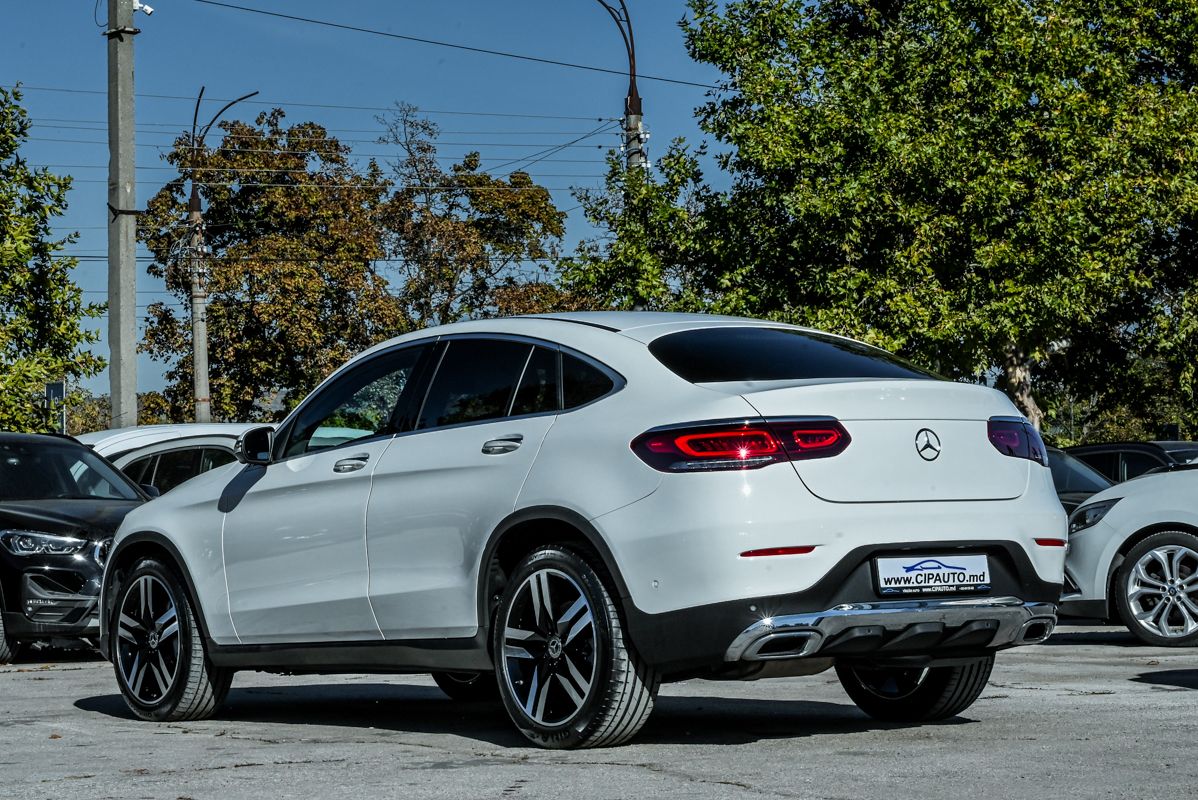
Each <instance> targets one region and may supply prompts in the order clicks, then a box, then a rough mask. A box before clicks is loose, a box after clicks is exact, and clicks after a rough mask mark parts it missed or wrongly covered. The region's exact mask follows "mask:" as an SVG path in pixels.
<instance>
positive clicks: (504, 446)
mask: <svg viewBox="0 0 1198 800" xmlns="http://www.w3.org/2000/svg"><path fill="white" fill-rule="evenodd" d="M523 442H524V437H523V436H521V435H520V434H518V433H514V434H512V435H511V436H501V437H499V438H498V439H492V440H490V441H489V442H485V443H484V444H483V454H484V455H488V456H501V455H503V454H504V453H510V452H512V451H513V450H515V449H516V448H518V447H519V446H520V445H521V444H522V443H523Z"/></svg>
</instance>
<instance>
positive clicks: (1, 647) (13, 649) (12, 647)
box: [0, 614, 21, 666]
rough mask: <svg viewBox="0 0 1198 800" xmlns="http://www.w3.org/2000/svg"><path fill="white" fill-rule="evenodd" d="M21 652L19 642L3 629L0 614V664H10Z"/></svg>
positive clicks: (2, 616) (2, 620)
mask: <svg viewBox="0 0 1198 800" xmlns="http://www.w3.org/2000/svg"><path fill="white" fill-rule="evenodd" d="M20 653H21V643H20V642H18V641H17V640H16V639H11V638H9V636H8V633H7V632H6V631H5V630H4V615H3V614H0V666H2V665H4V664H11V663H12V662H14V661H16V660H17V656H18V655H20Z"/></svg>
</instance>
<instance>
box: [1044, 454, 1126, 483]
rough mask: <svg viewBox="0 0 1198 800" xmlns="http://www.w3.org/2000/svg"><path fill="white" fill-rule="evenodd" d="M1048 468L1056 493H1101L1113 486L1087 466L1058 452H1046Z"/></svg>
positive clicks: (1103, 476)
mask: <svg viewBox="0 0 1198 800" xmlns="http://www.w3.org/2000/svg"><path fill="white" fill-rule="evenodd" d="M1048 466H1049V468H1050V469H1052V482H1053V484H1054V485H1055V486H1056V489H1057V491H1058V492H1101V491H1102V490H1103V489H1106V488H1108V487H1110V486H1113V485H1114V484H1113V483H1111V482H1110V481H1109V480H1107V478H1106V476H1105V475H1103V474H1102V473H1101V472H1099V471H1098V470H1096V469H1094V468H1093V467H1091V466H1090V465H1089V464H1086V463H1085V462H1083V461H1080V460H1078V459H1076V458H1074V457H1073V456H1071V455H1067V454H1065V453H1062V452H1060V451H1055V450H1050V451H1049V452H1048Z"/></svg>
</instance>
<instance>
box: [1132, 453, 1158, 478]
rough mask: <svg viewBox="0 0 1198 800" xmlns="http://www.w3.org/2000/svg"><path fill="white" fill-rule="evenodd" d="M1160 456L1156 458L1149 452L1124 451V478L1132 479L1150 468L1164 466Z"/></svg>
mask: <svg viewBox="0 0 1198 800" xmlns="http://www.w3.org/2000/svg"><path fill="white" fill-rule="evenodd" d="M1163 465H1164V462H1162V461H1161V460H1160V459H1159V458H1154V457H1153V456H1150V455H1148V454H1147V453H1124V454H1123V480H1125V481H1130V480H1131V479H1132V478H1138V477H1140V476H1141V475H1143V474H1144V473H1145V472H1147V471H1148V470H1150V469H1156V468H1157V467H1160V466H1163Z"/></svg>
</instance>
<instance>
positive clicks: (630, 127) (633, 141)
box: [596, 0, 649, 169]
mask: <svg viewBox="0 0 1198 800" xmlns="http://www.w3.org/2000/svg"><path fill="white" fill-rule="evenodd" d="M596 1H597V2H598V3H599V5H601V6H603V9H604V10H605V11H607V13H608V14H609V15H611V18H612V20H613V21H614V22H615V23H616V27H617V28H619V29H620V37H621V38H622V39H623V40H624V50H625V52H627V54H628V95H627V96H626V97H625V98H624V158H625V161H626V163H627V164H628V168H629V169H631V168H632V167H646V168H647V167H648V166H649V159H648V158H647V157H646V155H645V142H646V141H647V140H648V138H649V136H648V134H646V133H645V129H644V126H643V125H642V119H643V109H642V107H641V95H640V92H638V91H637V88H636V37H634V36H633V33H632V17H630V16H629V14H628V6H627V5H626V4H625V2H624V0H616V2H617V3H618V4H619V8H616V7H615V6H614V5H612V4H611V3H609V2H607V0H596Z"/></svg>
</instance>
